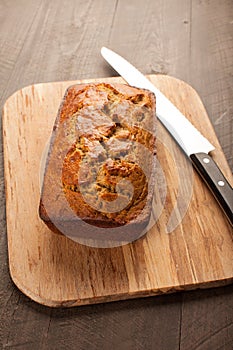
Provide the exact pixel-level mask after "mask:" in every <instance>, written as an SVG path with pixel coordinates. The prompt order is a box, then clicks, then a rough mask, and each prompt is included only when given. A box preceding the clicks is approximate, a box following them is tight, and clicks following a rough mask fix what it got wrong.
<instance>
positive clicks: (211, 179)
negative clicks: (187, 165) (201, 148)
mask: <svg viewBox="0 0 233 350" xmlns="http://www.w3.org/2000/svg"><path fill="white" fill-rule="evenodd" d="M190 158H191V160H192V163H193V165H194V166H195V168H196V170H197V171H198V172H199V174H200V175H201V176H202V178H203V179H204V180H205V182H206V183H207V185H208V186H209V188H210V190H211V191H212V192H213V194H214V196H215V198H216V199H217V201H218V202H219V204H220V206H221V207H222V209H223V211H224V212H225V214H226V216H227V218H228V220H229V221H230V223H231V225H232V226H233V189H232V187H231V185H230V184H229V182H228V181H227V180H226V178H225V177H224V175H223V174H222V172H221V170H220V169H219V167H218V166H217V164H216V163H215V161H214V160H213V158H211V157H210V156H209V155H208V154H206V153H195V154H191V156H190Z"/></svg>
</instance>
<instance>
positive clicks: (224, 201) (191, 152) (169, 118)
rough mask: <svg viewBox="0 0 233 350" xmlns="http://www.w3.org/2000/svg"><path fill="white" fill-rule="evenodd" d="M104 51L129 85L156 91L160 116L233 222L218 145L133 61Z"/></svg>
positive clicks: (232, 193) (231, 198)
mask: <svg viewBox="0 0 233 350" xmlns="http://www.w3.org/2000/svg"><path fill="white" fill-rule="evenodd" d="M101 54H102V56H103V58H104V59H105V60H106V61H107V62H108V63H109V64H110V65H111V66H112V67H113V68H114V69H115V70H116V71H117V72H118V73H119V74H120V75H121V76H122V77H123V78H124V80H125V81H126V82H127V83H128V84H129V85H131V86H135V87H138V88H143V89H148V90H150V91H152V92H153V93H154V94H155V96H156V115H157V117H158V119H159V120H160V121H161V122H162V123H163V125H164V126H165V127H166V128H167V130H168V131H169V132H170V133H171V135H172V136H173V137H174V138H175V140H176V141H177V143H178V144H179V145H180V147H181V148H182V149H183V151H184V152H185V153H186V155H187V156H188V157H189V158H190V159H191V161H192V163H193V165H194V167H195V169H196V170H197V172H198V173H199V174H200V176H201V177H202V178H203V180H204V181H205V182H206V184H207V185H208V187H209V188H210V190H211V191H212V193H213V195H214V196H215V198H216V200H217V201H218V202H219V204H220V206H221V207H222V209H223V211H224V213H225V214H226V216H227V218H228V220H229V222H230V224H231V225H232V226H233V189H232V187H231V185H230V184H229V182H228V181H227V179H226V178H225V176H224V175H223V173H222V172H221V170H220V169H219V167H218V165H217V164H216V163H215V161H214V160H213V158H212V157H211V156H210V155H209V153H210V152H211V151H213V150H214V149H215V148H214V146H213V145H212V144H211V143H210V142H209V141H208V140H207V139H206V138H205V137H204V136H203V135H202V134H201V133H200V132H199V131H198V130H197V129H196V128H195V127H194V126H193V125H192V124H191V122H190V121H189V120H188V119H187V118H186V117H185V116H184V115H183V114H182V113H181V112H180V111H179V110H178V109H177V108H176V107H175V106H174V105H173V103H172V102H171V101H169V99H167V97H166V96H165V95H164V94H163V93H162V92H161V91H160V90H159V89H157V88H156V87H155V86H154V85H153V84H152V83H151V82H150V81H149V80H148V79H147V78H146V77H145V76H144V75H143V74H142V73H141V72H139V71H138V70H137V69H136V68H135V67H134V66H133V65H132V64H131V63H129V62H128V61H127V60H125V59H124V58H123V57H121V56H120V55H118V54H117V53H115V52H114V51H112V50H110V49H108V48H106V47H102V48H101Z"/></svg>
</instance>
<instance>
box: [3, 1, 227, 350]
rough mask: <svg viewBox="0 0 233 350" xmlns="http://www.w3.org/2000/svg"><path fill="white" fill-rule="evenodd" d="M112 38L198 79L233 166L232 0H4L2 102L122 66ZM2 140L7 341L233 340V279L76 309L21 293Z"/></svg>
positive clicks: (140, 60) (47, 345)
mask: <svg viewBox="0 0 233 350" xmlns="http://www.w3.org/2000/svg"><path fill="white" fill-rule="evenodd" d="M103 45H104V46H107V47H110V48H112V49H113V50H115V51H117V52H119V53H120V54H122V55H123V56H125V57H126V58H127V59H128V60H129V61H131V62H132V63H133V64H134V65H135V66H136V67H138V68H139V69H140V70H141V71H142V72H143V73H145V74H152V73H162V74H167V75H172V76H174V77H177V78H179V79H182V80H184V81H186V82H187V83H189V84H190V85H192V86H193V87H194V88H195V89H196V90H197V92H198V93H199V95H200V96H201V98H202V101H203V102H204V105H205V107H206V110H207V112H208V114H209V117H210V119H211V121H212V124H213V126H214V129H215V131H216V134H217V137H218V139H219V141H220V143H221V146H222V148H223V151H224V154H225V156H226V159H227V160H228V163H229V165H230V167H231V169H233V137H232V129H233V122H232V115H233V90H232V86H233V2H232V0H222V1H219V0H211V1H209V0H163V1H161V0H160V1H159V0H154V1H152V0H134V1H133V0H109V1H106V0H105V1H104V0H86V1H82V0H63V1H61V0H55V1H49V0H47V1H46V0H18V1H15V0H1V1H0V48H1V49H0V108H1V109H2V107H3V104H4V102H5V100H6V98H7V97H8V96H10V95H11V94H12V93H13V92H14V91H16V90H18V89H20V88H22V87H23V86H26V85H30V84H32V83H37V82H50V81H62V80H75V79H84V78H98V77H108V76H113V75H116V73H115V72H114V71H113V70H112V69H111V68H109V67H108V65H107V64H106V63H105V62H104V60H103V59H102V58H101V56H100V48H101V46H103ZM1 131H2V130H1ZM0 147H1V152H0V233H1V235H0V276H1V277H0V349H22V350H25V349H88V350H89V349H90V350H92V349H103V350H104V349H106V350H107V349H123V350H124V349H125V350H131V349H132V350H133V349H138V350H139V349H145V350H147V349H159V350H160V349H162V350H163V349H165V350H166V349H169V350H170V349H171V350H175V349H181V350H185V349H188V350H190V349H198V350H200V349H206V350H209V349H211V350H215V349H232V344H233V286H232V285H230V286H225V287H219V288H212V289H208V290H197V291H190V292H179V293H175V294H170V295H164V296H156V297H150V298H145V299H135V300H128V301H120V302H114V303H107V304H99V305H92V306H85V307H84V306H83V307H77V308H72V309H50V308H47V307H43V306H41V305H39V304H36V303H35V302H33V301H31V300H29V299H28V298H27V297H26V296H24V295H23V294H22V293H21V292H19V290H18V289H17V288H16V287H15V286H14V284H13V282H12V281H11V278H10V275H9V270H8V257H7V230H6V218H5V192H4V174H3V150H2V140H1V146H0Z"/></svg>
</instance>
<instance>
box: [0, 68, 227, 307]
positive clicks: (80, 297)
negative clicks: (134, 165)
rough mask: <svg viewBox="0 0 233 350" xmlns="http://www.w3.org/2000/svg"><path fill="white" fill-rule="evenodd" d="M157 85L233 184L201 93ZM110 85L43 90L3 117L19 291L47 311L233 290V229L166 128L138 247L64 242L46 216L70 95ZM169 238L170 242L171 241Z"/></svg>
mask: <svg viewBox="0 0 233 350" xmlns="http://www.w3.org/2000/svg"><path fill="white" fill-rule="evenodd" d="M149 79H150V80H151V81H152V82H153V83H154V84H155V85H156V86H157V87H158V88H159V89H161V90H162V91H163V92H164V94H165V95H166V96H167V97H168V98H170V99H171V101H172V102H173V103H174V104H175V105H176V106H177V107H178V108H179V109H180V110H181V111H182V112H183V113H184V114H185V115H186V116H187V117H188V118H189V119H190V120H191V121H192V123H193V124H194V125H195V126H196V127H197V128H198V129H199V130H200V131H201V132H202V133H203V134H204V135H205V136H206V137H208V139H209V140H210V141H211V142H212V143H213V144H214V146H215V147H216V150H215V151H214V152H213V154H212V155H213V157H214V159H215V161H216V162H217V163H218V165H219V166H220V168H221V169H222V171H223V172H224V174H225V176H226V177H227V178H228V180H229V181H230V182H231V183H232V174H231V172H230V170H229V167H228V165H227V162H226V160H225V158H224V155H223V152H222V150H221V147H220V145H219V143H218V140H217V138H216V135H215V133H214V130H213V127H212V125H211V123H210V121H209V119H208V116H207V114H206V111H205V109H204V107H203V105H202V102H201V100H200V98H199V97H198V95H197V93H196V92H195V91H194V90H193V89H192V88H191V87H190V86H189V85H187V84H186V83H184V82H182V81H180V80H177V79H174V78H172V77H168V76H159V75H150V76H149ZM101 80H102V81H109V82H123V81H122V80H121V78H105V79H98V80H85V81H83V80H82V81H76V82H74V81H73V82H57V83H46V84H37V85H32V86H28V87H26V88H23V89H22V90H20V91H17V92H16V93H15V94H14V95H12V96H11V97H10V98H9V99H8V100H7V102H6V103H5V106H4V109H3V134H4V161H5V163H4V164H5V180H6V212H7V232H8V251H9V266H10V274H11V277H12V279H13V281H14V283H15V284H16V285H17V287H18V288H19V289H20V290H21V291H22V292H23V293H25V294H26V295H27V296H29V297H30V298H32V299H33V300H35V301H37V302H39V303H41V304H44V305H48V306H56V307H59V306H66V307H68V306H75V305H82V304H91V303H99V302H107V301H113V300H120V299H128V298H135V297H144V296H150V295H157V294H161V293H168V292H175V291H179V290H189V289H195V288H207V287H211V286H220V285H223V284H226V283H230V282H232V281H233V243H232V229H231V227H230V225H229V224H228V222H227V220H226V218H225V216H224V215H223V213H222V211H221V209H220V208H219V206H218V204H217V203H216V201H215V200H214V198H213V196H212V194H211V193H210V191H209V190H208V188H207V187H206V185H205V184H204V183H203V182H202V180H201V179H200V178H199V176H198V175H197V174H196V173H195V172H194V171H193V169H192V167H191V165H190V163H189V162H188V160H187V159H186V157H185V156H184V154H183V153H182V151H181V150H180V149H179V147H178V146H177V145H176V143H175V142H174V141H173V140H172V138H171V137H170V135H169V134H168V133H167V132H166V130H165V129H164V128H163V127H162V125H161V124H160V123H159V122H158V142H157V157H158V174H157V183H156V186H155V194H156V195H155V197H156V198H155V200H154V206H153V214H154V222H153V225H152V227H151V228H150V230H149V231H148V232H147V233H146V235H144V236H143V237H141V238H140V239H139V240H137V241H134V242H132V243H128V244H125V245H122V246H118V247H117V246H116V247H111V248H104V247H101V248H99V247H93V246H90V244H89V245H84V244H80V243H77V242H74V241H73V240H71V239H68V238H67V237H65V236H59V235H56V234H54V233H52V232H50V230H49V229H48V228H47V227H46V226H45V225H44V223H43V222H42V221H41V220H40V218H39V216H38V204H39V197H40V182H41V173H42V168H43V159H44V155H45V154H46V145H47V144H48V142H49V138H50V135H51V131H52V128H53V123H54V119H55V117H56V113H57V110H58V107H59V104H60V101H61V99H62V97H63V94H64V92H65V89H66V88H67V87H68V86H69V85H71V84H73V83H83V82H89V81H101ZM168 232H169V233H168ZM87 244H88V243H87Z"/></svg>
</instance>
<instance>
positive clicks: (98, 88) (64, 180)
mask: <svg viewBox="0 0 233 350" xmlns="http://www.w3.org/2000/svg"><path fill="white" fill-rule="evenodd" d="M154 134H155V97H154V95H153V94H152V93H151V92H149V91H146V90H141V89H136V88H132V87H129V86H128V85H123V84H114V85H113V84H105V83H97V84H82V85H74V86H71V87H70V88H69V89H68V90H67V92H66V94H65V97H64V100H63V103H62V104H61V107H60V110H59V113H58V116H57V119H56V122H55V125H54V130H53V135H52V139H51V145H50V151H49V156H48V159H47V166H46V171H45V176H44V183H43V191H42V195H41V201H40V208H39V213H40V216H41V218H42V219H43V220H44V221H45V223H46V224H47V225H48V226H49V227H50V228H51V229H53V230H54V231H56V232H59V231H60V230H59V229H58V228H57V227H56V222H58V221H59V222H67V223H69V222H71V221H73V220H74V217H77V219H79V220H83V221H84V222H88V223H91V225H96V226H97V227H118V226H121V225H126V224H129V223H131V222H132V223H133V225H134V229H135V227H136V226H135V225H137V226H138V227H140V226H143V227H144V226H145V225H146V223H147V222H148V220H149V217H150V211H151V201H152V195H153V176H154V167H155V163H154V154H155V136H154ZM152 175H153V176H152ZM132 189H133V191H132Z"/></svg>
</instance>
